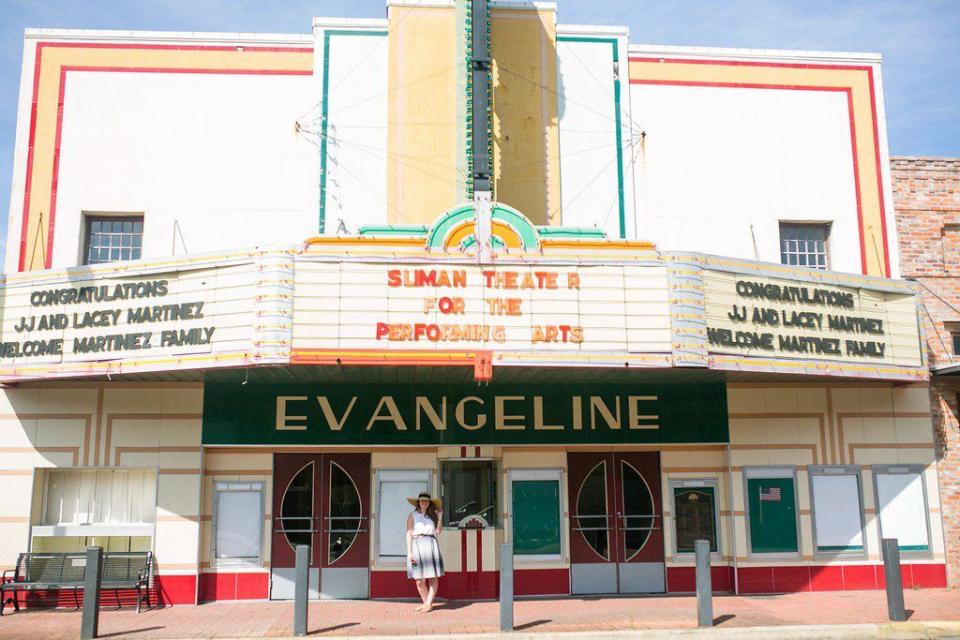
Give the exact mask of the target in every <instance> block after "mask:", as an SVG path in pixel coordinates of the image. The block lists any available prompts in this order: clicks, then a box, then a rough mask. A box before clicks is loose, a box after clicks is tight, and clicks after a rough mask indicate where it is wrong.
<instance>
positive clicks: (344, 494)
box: [270, 453, 370, 600]
mask: <svg viewBox="0 0 960 640" xmlns="http://www.w3.org/2000/svg"><path fill="white" fill-rule="evenodd" d="M369 496H370V454H367V453H323V454H319V453H318V454H313V453H309V454H308V453H278V454H275V455H274V459H273V536H272V545H271V558H270V573H271V581H270V582H271V588H270V597H271V598H273V599H274V600H286V599H290V598H293V591H294V575H295V574H294V570H295V569H294V567H295V552H294V548H295V547H296V545H300V544H305V545H308V546H310V570H309V574H310V590H309V592H310V597H311V598H366V597H367V595H368V593H369V588H368V570H369V549H370V544H369V542H370V538H369V536H370V533H369V526H368V523H369V520H368V516H369V512H370V507H369V504H368V499H369Z"/></svg>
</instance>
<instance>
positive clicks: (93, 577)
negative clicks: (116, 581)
mask: <svg viewBox="0 0 960 640" xmlns="http://www.w3.org/2000/svg"><path fill="white" fill-rule="evenodd" d="M102 577H103V549H102V548H100V547H87V558H86V565H85V566H84V569H83V617H82V618H81V619H80V640H93V639H94V638H96V637H97V634H98V633H99V626H100V582H101V579H102Z"/></svg>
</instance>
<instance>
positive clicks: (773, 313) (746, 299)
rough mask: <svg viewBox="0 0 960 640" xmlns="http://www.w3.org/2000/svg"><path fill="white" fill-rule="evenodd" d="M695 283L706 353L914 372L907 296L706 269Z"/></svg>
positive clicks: (914, 339) (918, 358)
mask: <svg viewBox="0 0 960 640" xmlns="http://www.w3.org/2000/svg"><path fill="white" fill-rule="evenodd" d="M703 280H704V290H705V305H706V314H707V329H706V331H707V343H708V350H709V351H710V352H711V353H718V354H739V355H748V356H754V357H761V358H786V359H805V360H810V361H820V362H837V363H843V364H856V365H893V366H904V367H920V366H922V355H921V351H920V339H919V330H918V321H917V308H916V299H915V296H914V294H913V293H912V292H910V291H909V290H900V291H896V290H882V289H881V290H870V289H867V288H865V287H851V286H838V285H836V284H832V283H825V282H822V281H821V282H818V281H813V280H811V281H807V282H804V281H798V280H789V279H785V278H771V277H767V276H764V275H760V274H756V273H752V274H751V273H735V272H721V271H711V270H707V271H705V272H704V275H703Z"/></svg>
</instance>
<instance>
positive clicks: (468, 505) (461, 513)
mask: <svg viewBox="0 0 960 640" xmlns="http://www.w3.org/2000/svg"><path fill="white" fill-rule="evenodd" d="M440 469H441V477H442V495H441V497H442V498H443V520H444V522H443V524H444V525H447V526H451V527H486V526H491V527H492V526H496V524H497V469H496V465H495V464H494V462H493V460H465V461H460V460H456V461H454V460H451V461H446V462H442V463H441V465H440Z"/></svg>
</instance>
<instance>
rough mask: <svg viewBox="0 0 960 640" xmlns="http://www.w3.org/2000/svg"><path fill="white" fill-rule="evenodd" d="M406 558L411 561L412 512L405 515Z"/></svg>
mask: <svg viewBox="0 0 960 640" xmlns="http://www.w3.org/2000/svg"><path fill="white" fill-rule="evenodd" d="M407 560H410V561H411V562H412V561H413V514H412V513H411V514H410V515H408V516H407Z"/></svg>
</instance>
